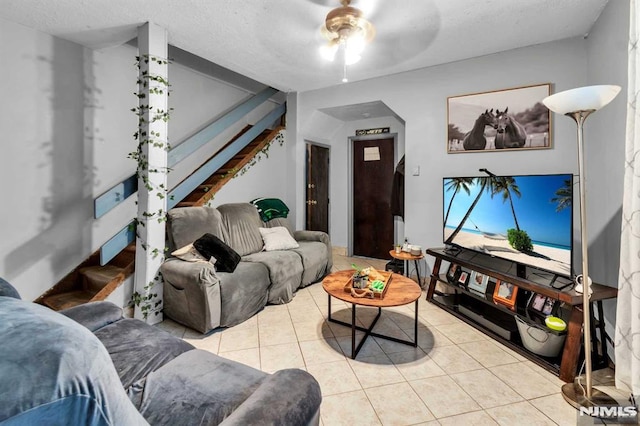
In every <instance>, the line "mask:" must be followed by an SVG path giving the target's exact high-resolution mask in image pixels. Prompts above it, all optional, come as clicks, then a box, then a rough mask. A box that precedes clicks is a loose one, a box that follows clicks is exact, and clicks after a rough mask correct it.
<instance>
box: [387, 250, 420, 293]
mask: <svg viewBox="0 0 640 426" xmlns="http://www.w3.org/2000/svg"><path fill="white" fill-rule="evenodd" d="M389 255H391V257H393V258H394V259H398V260H402V261H404V275H405V276H406V277H408V276H409V268H408V266H409V261H411V260H413V262H414V265H415V267H416V274H417V275H418V285H419V286H420V287H421V288H422V281H421V280H420V268H418V260H421V259H424V254H422V251H420V254H418V255H413V254H411V253H407V252H406V251H401V252H400V253H396V251H395V249H394V250H389Z"/></svg>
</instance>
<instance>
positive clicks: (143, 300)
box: [128, 55, 173, 320]
mask: <svg viewBox="0 0 640 426" xmlns="http://www.w3.org/2000/svg"><path fill="white" fill-rule="evenodd" d="M149 62H155V63H157V64H159V65H168V64H169V63H170V61H169V60H168V59H165V58H159V57H157V56H152V55H141V56H136V62H135V66H136V67H137V69H138V80H137V84H138V91H137V92H134V95H135V96H136V97H137V98H138V106H137V107H135V108H131V111H132V112H133V113H134V114H136V116H137V117H138V130H137V131H136V132H135V133H134V134H133V138H134V139H135V140H136V141H137V142H138V144H137V148H136V150H135V151H133V152H131V153H129V155H128V158H131V159H133V160H134V161H135V162H136V165H137V166H136V176H137V177H138V181H139V182H140V181H142V184H143V185H144V187H145V189H146V190H147V191H149V194H150V196H155V197H158V198H159V199H161V200H162V199H165V198H166V197H167V193H168V188H167V187H166V185H165V184H159V185H156V184H155V183H154V182H153V181H152V180H151V179H149V175H150V174H152V173H164V174H168V173H169V172H170V171H171V169H169V168H168V167H161V168H157V167H153V168H149V159H148V157H147V155H146V153H145V152H146V149H145V148H148V147H152V148H161V149H164V150H165V151H169V150H170V149H171V147H170V145H169V142H168V139H167V137H166V136H164V135H162V134H161V133H160V132H155V131H150V132H149V133H147V132H146V128H147V125H148V124H150V123H153V122H155V121H158V120H162V121H164V122H168V121H169V119H170V117H171V112H172V111H173V108H167V109H164V108H158V107H157V106H154V105H151V104H150V102H147V103H145V99H146V98H147V95H146V93H145V92H147V91H148V92H149V93H151V94H156V95H162V94H164V93H166V94H167V96H169V94H170V92H171V90H170V87H171V85H170V84H169V81H168V80H167V79H166V78H164V77H163V76H160V75H155V74H151V73H150V72H149V70H148V67H147V66H146V65H148V64H149ZM148 101H149V100H148ZM147 117H148V118H147ZM136 204H137V202H136ZM152 220H157V221H158V223H164V222H166V220H167V214H166V211H164V209H158V210H157V211H144V212H142V214H141V215H140V214H139V215H138V217H137V218H136V219H135V220H134V222H133V224H132V226H133V227H134V229H135V232H136V238H138V240H139V241H140V246H141V247H142V248H143V249H144V250H146V251H149V252H150V253H151V257H152V258H153V259H156V258H158V256H164V253H165V252H166V250H167V248H166V247H151V246H150V245H149V244H148V242H147V241H145V240H144V239H143V238H142V236H141V235H140V234H139V233H138V229H139V228H138V226H142V227H145V226H146V225H147V223H148V222H149V221H152ZM161 282H162V276H161V274H160V272H158V274H157V275H156V276H155V277H154V279H153V280H152V281H149V282H148V283H147V284H146V285H145V286H144V288H143V290H144V292H143V293H140V292H138V291H137V290H134V292H133V295H132V302H133V303H134V304H135V305H136V306H138V307H140V312H141V313H142V316H143V318H144V319H145V320H146V319H147V318H148V317H149V315H150V314H152V313H153V314H154V315H158V314H159V313H160V312H161V311H162V306H161V305H162V301H161V300H157V297H158V294H157V293H154V291H153V289H154V287H155V286H156V285H159V284H160V283H161Z"/></svg>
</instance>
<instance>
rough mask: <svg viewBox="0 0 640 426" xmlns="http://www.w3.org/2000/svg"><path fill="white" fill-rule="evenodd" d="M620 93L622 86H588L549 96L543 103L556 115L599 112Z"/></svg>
mask: <svg viewBox="0 0 640 426" xmlns="http://www.w3.org/2000/svg"><path fill="white" fill-rule="evenodd" d="M618 93H620V86H613V85H600V86H586V87H579V88H577V89H570V90H565V91H564V92H559V93H556V94H554V95H551V96H547V97H546V98H544V99H543V100H542V103H543V104H544V105H545V106H546V107H547V108H549V109H550V110H551V111H553V112H555V113H556V114H570V113H572V112H578V111H597V110H599V109H600V108H602V107H603V106H605V105H607V104H608V103H609V102H611V101H612V100H613V99H614V98H615V97H616V96H617V95H618Z"/></svg>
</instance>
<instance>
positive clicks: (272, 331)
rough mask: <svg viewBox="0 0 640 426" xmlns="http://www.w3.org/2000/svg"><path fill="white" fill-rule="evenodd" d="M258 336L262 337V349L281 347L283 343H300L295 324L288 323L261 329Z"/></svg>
mask: <svg viewBox="0 0 640 426" xmlns="http://www.w3.org/2000/svg"><path fill="white" fill-rule="evenodd" d="M258 334H259V337H260V347H263V346H271V345H280V344H283V343H296V342H297V341H298V337H297V336H296V332H295V330H294V328H293V324H291V323H286V322H283V323H282V324H278V325H272V326H268V327H267V326H265V327H260V328H259V330H258Z"/></svg>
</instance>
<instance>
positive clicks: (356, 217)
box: [352, 138, 394, 259]
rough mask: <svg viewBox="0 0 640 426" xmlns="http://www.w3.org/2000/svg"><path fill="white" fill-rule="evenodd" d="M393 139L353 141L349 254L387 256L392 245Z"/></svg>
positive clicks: (375, 256)
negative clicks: (350, 241) (351, 224)
mask: <svg viewBox="0 0 640 426" xmlns="http://www.w3.org/2000/svg"><path fill="white" fill-rule="evenodd" d="M393 152H394V144H393V139H392V138H391V139H375V140H360V141H354V142H353V169H352V173H353V254H354V255H356V256H366V257H373V258H377V259H387V258H388V257H389V250H391V248H392V247H393V216H392V214H391V185H392V182H393V172H394V165H393V164H394V158H393Z"/></svg>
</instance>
